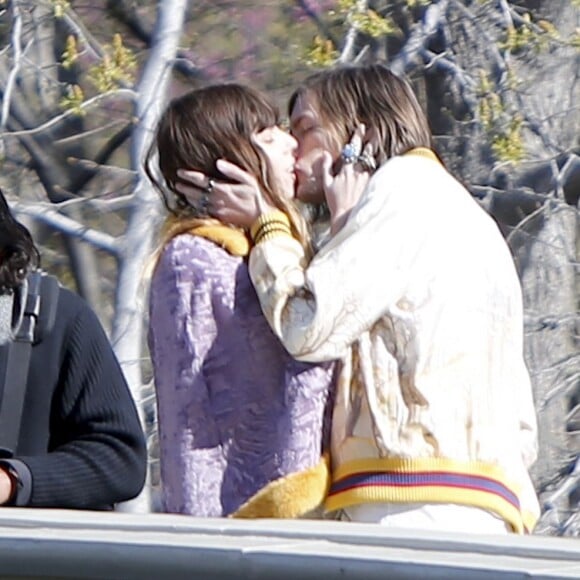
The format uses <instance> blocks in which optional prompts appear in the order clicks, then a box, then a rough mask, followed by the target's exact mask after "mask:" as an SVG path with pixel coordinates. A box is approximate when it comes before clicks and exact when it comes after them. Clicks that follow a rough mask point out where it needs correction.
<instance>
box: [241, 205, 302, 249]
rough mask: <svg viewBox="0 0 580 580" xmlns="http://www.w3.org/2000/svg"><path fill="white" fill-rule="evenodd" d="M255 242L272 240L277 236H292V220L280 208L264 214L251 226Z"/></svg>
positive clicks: (251, 233)
mask: <svg viewBox="0 0 580 580" xmlns="http://www.w3.org/2000/svg"><path fill="white" fill-rule="evenodd" d="M250 235H251V236H252V240H253V242H254V244H259V243H260V242H265V241H266V240H271V239H272V238H275V237H277V236H291V235H292V230H291V229H290V220H289V219H288V216H287V215H286V214H285V213H284V212H281V211H279V210H275V211H272V212H269V213H265V214H262V215H261V216H260V217H259V218H258V219H257V220H256V221H255V222H254V224H253V225H252V227H251V228H250Z"/></svg>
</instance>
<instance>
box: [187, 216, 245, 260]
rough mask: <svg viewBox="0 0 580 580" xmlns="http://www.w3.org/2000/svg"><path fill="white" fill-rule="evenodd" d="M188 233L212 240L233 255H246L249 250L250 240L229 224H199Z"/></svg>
mask: <svg viewBox="0 0 580 580" xmlns="http://www.w3.org/2000/svg"><path fill="white" fill-rule="evenodd" d="M188 233H190V234H191V235H193V236H200V237H202V238H205V239H207V240H210V241H211V242H214V243H215V244H217V245H218V246H221V247H222V248H224V250H227V251H228V252H229V253H230V254H232V255H233V256H247V255H248V253H249V251H250V242H249V240H248V238H247V237H246V234H244V232H243V231H242V230H237V229H234V228H231V227H229V226H224V225H218V224H215V225H214V224H212V225H200V226H196V227H194V228H192V229H190V230H189V232H188Z"/></svg>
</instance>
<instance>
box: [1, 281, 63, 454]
mask: <svg viewBox="0 0 580 580" xmlns="http://www.w3.org/2000/svg"><path fill="white" fill-rule="evenodd" d="M45 280H46V281H45ZM55 287H56V290H55V289H54V288H55ZM41 291H42V294H43V297H42V298H43V300H42V302H43V311H46V313H45V312H43V315H44V316H43V318H46V317H48V318H47V320H48V322H47V323H48V325H49V327H52V325H53V324H54V315H55V312H56V297H57V293H58V283H57V282H56V280H55V279H54V278H52V276H45V275H43V274H42V272H41V271H35V272H32V273H31V274H30V275H29V276H28V293H27V296H26V304H25V306H24V316H23V318H22V323H21V325H20V328H19V329H18V331H17V333H16V336H15V337H14V340H12V341H11V342H10V343H9V344H7V345H5V348H3V349H2V351H3V352H2V356H1V357H0V359H1V360H0V364H1V366H0V369H2V370H3V372H4V376H3V377H0V378H2V379H3V384H4V388H3V390H2V404H1V406H0V457H12V456H13V454H14V452H15V450H16V446H17V444H18V439H19V436H20V423H21V420H22V411H23V409H24V399H25V398H26V384H27V380H28V369H29V366H30V355H31V351H32V344H33V343H34V342H38V341H39V340H40V338H42V336H37V333H35V331H36V329H37V326H38V323H39V319H40V313H41V312H40V303H41ZM45 295H46V297H47V298H48V299H47V300H46V302H45ZM45 306H46V308H45ZM42 334H46V332H43V333H42ZM2 363H3V364H2Z"/></svg>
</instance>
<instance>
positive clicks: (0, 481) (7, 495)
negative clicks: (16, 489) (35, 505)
mask: <svg viewBox="0 0 580 580" xmlns="http://www.w3.org/2000/svg"><path fill="white" fill-rule="evenodd" d="M11 495H12V478H11V477H10V475H8V472H7V471H6V470H5V469H4V468H3V467H0V505H4V504H5V503H6V502H8V501H9V500H10V499H11Z"/></svg>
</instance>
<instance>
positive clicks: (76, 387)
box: [0, 288, 147, 509]
mask: <svg viewBox="0 0 580 580" xmlns="http://www.w3.org/2000/svg"><path fill="white" fill-rule="evenodd" d="M0 464H3V465H4V466H8V465H9V466H10V467H11V468H12V469H13V470H15V471H16V472H17V473H18V477H19V480H20V483H19V485H18V490H17V493H16V496H15V497H14V498H13V500H12V502H11V505H17V506H29V507H56V508H78V509H106V508H108V507H111V506H112V505H113V504H114V503H117V502H121V501H125V500H128V499H131V498H132V497H134V496H136V495H137V494H138V493H139V492H140V491H141V489H142V487H143V483H144V481H145V471H146V464H147V454H146V447H145V440H144V435H143V431H142V429H141V425H140V422H139V418H138V415H137V411H136V408H135V405H134V402H133V399H132V397H131V394H130V392H129V389H128V386H127V383H126V381H125V379H124V377H123V374H122V372H121V369H120V367H119V364H118V362H117V359H116V358H115V355H114V353H113V350H112V348H111V346H110V343H109V340H108V338H107V336H106V334H105V332H104V331H103V329H102V327H101V324H100V323H99V321H98V319H97V317H96V315H95V314H94V313H93V311H92V310H91V309H90V308H89V306H88V305H87V304H86V303H85V302H84V301H83V300H82V299H81V298H80V297H79V296H77V295H76V294H74V293H72V292H70V291H68V290H66V289H63V288H61V289H60V292H59V298H58V304H57V311H56V322H55V324H54V327H53V328H52V330H51V331H50V333H49V334H47V335H46V336H44V337H43V339H42V341H41V342H40V343H38V344H36V345H34V346H33V347H32V354H31V361H30V370H29V374H28V385H27V392H26V399H25V402H24V410H23V414H22V423H21V429H20V439H19V442H18V445H17V449H16V453H15V455H14V458H12V459H8V460H2V461H1V462H0Z"/></svg>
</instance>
